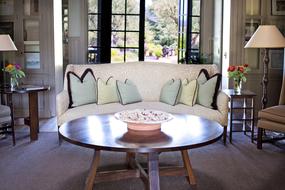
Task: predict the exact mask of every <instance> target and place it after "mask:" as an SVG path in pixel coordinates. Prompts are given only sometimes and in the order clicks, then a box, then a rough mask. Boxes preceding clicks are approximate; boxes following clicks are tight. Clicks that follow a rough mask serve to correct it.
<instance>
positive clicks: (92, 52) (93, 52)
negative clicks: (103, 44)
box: [88, 47, 99, 63]
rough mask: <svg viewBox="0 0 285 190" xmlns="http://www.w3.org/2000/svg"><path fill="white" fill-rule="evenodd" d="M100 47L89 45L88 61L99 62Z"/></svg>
mask: <svg viewBox="0 0 285 190" xmlns="http://www.w3.org/2000/svg"><path fill="white" fill-rule="evenodd" d="M98 49H99V48H95V47H89V48H88V63H97V62H98V60H99V59H98V55H99V51H98Z"/></svg>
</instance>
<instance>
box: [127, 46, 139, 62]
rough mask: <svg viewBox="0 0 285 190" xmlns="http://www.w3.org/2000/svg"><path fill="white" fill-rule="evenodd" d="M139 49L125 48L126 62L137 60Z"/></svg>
mask: <svg viewBox="0 0 285 190" xmlns="http://www.w3.org/2000/svg"><path fill="white" fill-rule="evenodd" d="M138 60H139V50H138V49H126V62H131V61H138Z"/></svg>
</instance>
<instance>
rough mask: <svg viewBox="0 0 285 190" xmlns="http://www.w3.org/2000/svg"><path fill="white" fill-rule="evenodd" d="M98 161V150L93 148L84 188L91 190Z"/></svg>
mask: <svg viewBox="0 0 285 190" xmlns="http://www.w3.org/2000/svg"><path fill="white" fill-rule="evenodd" d="M99 161H100V150H94V156H93V160H92V164H91V167H90V170H89V174H88V177H87V179H86V182H85V190H92V189H93V185H94V181H95V177H96V173H97V168H98V166H99Z"/></svg>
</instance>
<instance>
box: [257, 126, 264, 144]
mask: <svg viewBox="0 0 285 190" xmlns="http://www.w3.org/2000/svg"><path fill="white" fill-rule="evenodd" d="M262 135H263V129H262V128H257V149H262Z"/></svg>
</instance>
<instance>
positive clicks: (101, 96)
mask: <svg viewBox="0 0 285 190" xmlns="http://www.w3.org/2000/svg"><path fill="white" fill-rule="evenodd" d="M97 92H98V93H97V94H98V96H97V104H108V103H114V102H119V98H118V94H117V86H116V80H115V79H114V78H113V77H110V78H109V79H108V80H107V81H106V82H105V81H103V80H102V79H100V78H98V80H97Z"/></svg>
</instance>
